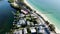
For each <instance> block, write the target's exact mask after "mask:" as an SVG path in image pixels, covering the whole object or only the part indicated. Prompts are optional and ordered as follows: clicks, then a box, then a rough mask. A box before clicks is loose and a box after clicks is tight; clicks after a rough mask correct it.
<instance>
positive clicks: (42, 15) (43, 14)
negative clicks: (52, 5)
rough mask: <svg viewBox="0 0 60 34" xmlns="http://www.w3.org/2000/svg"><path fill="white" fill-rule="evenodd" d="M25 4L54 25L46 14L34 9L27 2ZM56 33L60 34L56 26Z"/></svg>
mask: <svg viewBox="0 0 60 34" xmlns="http://www.w3.org/2000/svg"><path fill="white" fill-rule="evenodd" d="M24 3H26V4H27V5H28V6H29V7H30V8H31V9H33V10H35V11H36V12H37V13H38V14H40V15H41V16H42V17H43V18H44V19H45V20H47V21H49V22H50V24H52V22H51V21H50V20H48V18H47V17H46V16H45V15H44V14H42V13H41V12H39V10H36V9H34V7H32V6H31V5H30V4H29V3H28V2H27V1H26V0H24ZM55 31H56V33H60V31H59V29H58V28H57V27H56V26H55Z"/></svg>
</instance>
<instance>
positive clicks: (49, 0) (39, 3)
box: [27, 0, 60, 30]
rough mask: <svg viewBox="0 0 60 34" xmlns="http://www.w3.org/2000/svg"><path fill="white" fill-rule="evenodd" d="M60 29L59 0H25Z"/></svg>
mask: <svg viewBox="0 0 60 34" xmlns="http://www.w3.org/2000/svg"><path fill="white" fill-rule="evenodd" d="M27 2H28V3H29V4H30V5H32V6H33V8H36V9H37V10H40V12H41V13H42V14H44V15H46V17H47V18H48V19H49V21H51V22H52V23H53V24H54V25H55V26H56V27H57V28H58V29H59V30H60V0H27Z"/></svg>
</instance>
